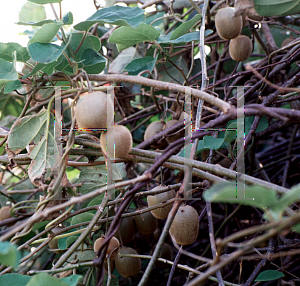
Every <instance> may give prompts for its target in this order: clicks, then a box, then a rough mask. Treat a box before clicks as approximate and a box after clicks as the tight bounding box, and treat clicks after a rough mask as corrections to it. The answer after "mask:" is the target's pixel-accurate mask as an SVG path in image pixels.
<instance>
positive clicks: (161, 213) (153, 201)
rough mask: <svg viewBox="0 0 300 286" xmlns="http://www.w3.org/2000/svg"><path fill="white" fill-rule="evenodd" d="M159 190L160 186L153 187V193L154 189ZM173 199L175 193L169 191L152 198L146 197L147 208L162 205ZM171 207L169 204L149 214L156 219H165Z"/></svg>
mask: <svg viewBox="0 0 300 286" xmlns="http://www.w3.org/2000/svg"><path fill="white" fill-rule="evenodd" d="M159 188H161V186H158V187H155V188H154V189H153V191H155V190H156V189H159ZM173 198H175V192H174V191H173V190H171V191H168V192H164V193H160V194H157V195H154V196H147V202H148V206H149V207H152V206H155V205H157V204H159V203H164V202H166V201H168V200H170V199H173ZM172 205H173V204H169V205H166V206H163V207H160V208H157V209H154V210H152V211H151V213H152V214H153V216H155V217H156V218H158V219H166V218H167V217H168V214H169V212H170V210H171V208H172Z"/></svg>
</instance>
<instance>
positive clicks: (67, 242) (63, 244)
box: [58, 234, 79, 250]
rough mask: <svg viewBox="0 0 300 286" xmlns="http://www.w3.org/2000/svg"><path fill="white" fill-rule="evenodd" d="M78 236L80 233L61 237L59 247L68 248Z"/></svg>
mask: <svg viewBox="0 0 300 286" xmlns="http://www.w3.org/2000/svg"><path fill="white" fill-rule="evenodd" d="M78 237H79V234H78V235H72V236H68V237H62V238H60V239H59V240H58V248H59V249H61V250H65V249H67V248H68V246H69V245H71V244H72V243H73V242H74V241H76V239H77V238H78Z"/></svg>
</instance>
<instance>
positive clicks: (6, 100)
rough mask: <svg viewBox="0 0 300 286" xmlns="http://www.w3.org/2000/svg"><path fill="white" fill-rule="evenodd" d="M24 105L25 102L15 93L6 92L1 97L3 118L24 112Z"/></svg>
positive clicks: (0, 105)
mask: <svg viewBox="0 0 300 286" xmlns="http://www.w3.org/2000/svg"><path fill="white" fill-rule="evenodd" d="M23 107H24V102H23V101H22V100H21V99H20V98H18V97H17V96H15V95H13V94H6V95H3V96H1V97H0V113H1V118H3V117H5V116H7V115H12V116H15V117H18V116H19V115H20V113H21V112H22V110H23ZM14 121H15V120H14Z"/></svg>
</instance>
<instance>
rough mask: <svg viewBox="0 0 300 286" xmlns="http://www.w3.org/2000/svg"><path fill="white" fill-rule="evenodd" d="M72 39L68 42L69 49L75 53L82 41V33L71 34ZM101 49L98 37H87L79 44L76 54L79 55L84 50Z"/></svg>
mask: <svg viewBox="0 0 300 286" xmlns="http://www.w3.org/2000/svg"><path fill="white" fill-rule="evenodd" d="M71 35H72V38H71V40H70V44H69V45H70V47H71V49H72V50H73V51H74V52H75V51H76V50H77V48H78V46H79V44H80V43H81V41H82V38H83V36H84V35H83V34H82V33H72V34H71ZM100 48H101V42H100V40H99V38H98V37H96V36H92V35H87V36H86V37H85V39H84V41H83V42H82V44H81V47H80V49H79V50H78V52H77V54H78V55H81V54H82V53H83V51H84V50H86V49H92V50H95V51H99V50H100Z"/></svg>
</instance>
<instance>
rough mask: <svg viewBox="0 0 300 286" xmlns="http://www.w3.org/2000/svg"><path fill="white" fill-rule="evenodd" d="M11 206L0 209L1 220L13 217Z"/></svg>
mask: <svg viewBox="0 0 300 286" xmlns="http://www.w3.org/2000/svg"><path fill="white" fill-rule="evenodd" d="M10 209H11V207H10V206H4V207H2V208H1V209H0V221H3V220H6V219H9V218H11V217H12V216H11V215H10Z"/></svg>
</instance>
